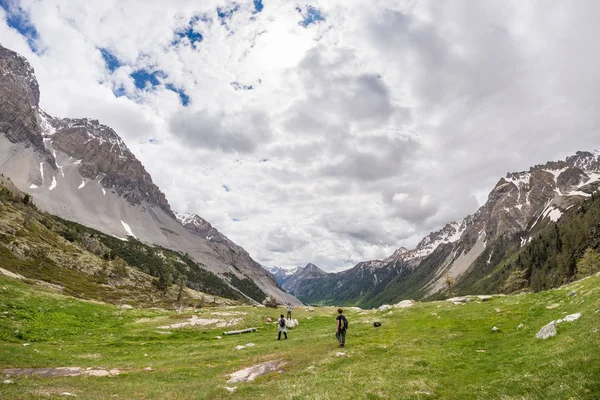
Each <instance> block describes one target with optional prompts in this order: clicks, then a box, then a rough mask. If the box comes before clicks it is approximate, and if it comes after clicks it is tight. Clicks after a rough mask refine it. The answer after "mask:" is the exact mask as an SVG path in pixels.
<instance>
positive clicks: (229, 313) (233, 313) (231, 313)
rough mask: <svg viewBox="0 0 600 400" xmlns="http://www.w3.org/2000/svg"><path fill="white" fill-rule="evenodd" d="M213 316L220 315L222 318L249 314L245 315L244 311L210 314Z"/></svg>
mask: <svg viewBox="0 0 600 400" xmlns="http://www.w3.org/2000/svg"><path fill="white" fill-rule="evenodd" d="M210 314H211V315H220V316H225V317H227V316H232V315H246V314H248V313H245V312H243V311H227V312H213V313H210Z"/></svg>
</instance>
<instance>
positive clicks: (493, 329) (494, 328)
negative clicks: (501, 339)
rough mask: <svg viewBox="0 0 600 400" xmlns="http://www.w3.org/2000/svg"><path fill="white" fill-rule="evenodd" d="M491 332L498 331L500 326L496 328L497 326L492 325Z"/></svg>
mask: <svg viewBox="0 0 600 400" xmlns="http://www.w3.org/2000/svg"><path fill="white" fill-rule="evenodd" d="M492 332H500V328H498V327H497V326H494V327H493V328H492Z"/></svg>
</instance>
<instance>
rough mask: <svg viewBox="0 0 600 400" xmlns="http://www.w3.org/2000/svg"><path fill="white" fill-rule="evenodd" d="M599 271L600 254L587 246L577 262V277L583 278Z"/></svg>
mask: <svg viewBox="0 0 600 400" xmlns="http://www.w3.org/2000/svg"><path fill="white" fill-rule="evenodd" d="M598 271H600V254H599V253H598V252H597V251H596V250H594V249H592V248H591V247H588V248H587V249H586V250H585V253H583V257H581V260H579V261H578V262H577V277H578V278H585V277H586V276H589V275H592V274H595V273H596V272H598Z"/></svg>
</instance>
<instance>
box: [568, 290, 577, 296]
mask: <svg viewBox="0 0 600 400" xmlns="http://www.w3.org/2000/svg"><path fill="white" fill-rule="evenodd" d="M573 296H577V292H576V291H575V290H573V291H572V292H570V293H569V294H568V295H567V297H573Z"/></svg>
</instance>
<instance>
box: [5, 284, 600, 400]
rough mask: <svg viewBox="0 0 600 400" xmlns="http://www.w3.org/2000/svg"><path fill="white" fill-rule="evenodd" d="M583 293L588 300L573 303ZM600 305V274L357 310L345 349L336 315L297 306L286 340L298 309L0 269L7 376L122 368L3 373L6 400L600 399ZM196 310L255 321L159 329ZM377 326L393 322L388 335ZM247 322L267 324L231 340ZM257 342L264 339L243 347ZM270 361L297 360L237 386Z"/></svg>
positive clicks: (201, 315)
mask: <svg viewBox="0 0 600 400" xmlns="http://www.w3.org/2000/svg"><path fill="white" fill-rule="evenodd" d="M572 291H576V292H577V294H576V295H575V296H568V294H569V293H570V292H572ZM548 307H549V308H548ZM598 310H600V276H598V275H596V276H594V277H591V278H588V279H585V280H583V281H579V282H575V283H573V284H571V285H569V286H568V287H564V288H561V289H558V290H552V291H548V292H541V293H536V294H523V295H516V296H507V297H494V298H492V299H491V300H489V301H486V302H479V301H475V302H471V303H468V304H463V305H455V304H452V303H450V302H447V301H440V302H429V303H427V302H423V303H417V304H415V305H414V306H413V307H410V308H406V309H393V310H391V312H390V311H379V310H366V311H362V310H359V309H348V310H347V312H346V313H345V314H346V315H347V316H348V319H349V321H350V328H349V331H348V335H347V345H346V347H345V348H344V349H339V348H338V347H337V342H336V340H335V337H334V327H335V325H334V318H335V315H336V313H335V309H334V308H315V311H314V312H308V311H307V310H305V309H299V308H297V309H295V310H294V315H293V317H294V318H296V319H298V321H299V323H300V325H299V326H298V327H297V328H294V329H290V330H289V332H288V336H289V339H288V340H282V341H280V342H279V341H277V340H276V335H277V327H276V325H275V324H273V323H266V322H265V321H266V320H267V318H268V317H270V318H273V319H276V317H277V316H278V315H279V313H285V310H284V309H283V308H280V309H279V310H275V309H269V308H264V307H250V306H239V307H231V306H229V307H221V308H201V309H197V310H193V309H188V310H184V311H183V312H182V313H181V314H179V313H178V312H176V311H168V310H162V309H130V310H123V309H121V308H120V307H118V306H115V305H108V304H103V303H100V302H91V301H85V300H78V299H74V298H71V297H67V296H63V295H60V294H57V293H54V292H51V291H48V290H47V289H43V288H37V287H33V286H30V285H28V284H26V283H23V282H21V281H18V280H15V279H12V278H8V277H4V276H2V275H0V370H1V369H7V368H32V367H35V368H41V367H83V368H94V369H96V368H103V369H119V370H120V371H121V374H120V375H117V376H106V377H93V376H77V377H53V378H46V377H39V376H18V377H14V376H13V377H6V376H2V378H1V381H0V398H2V399H59V398H65V399H66V398H75V397H73V395H76V396H77V397H76V398H80V399H113V398H116V399H167V398H168V399H261V398H271V399H598V398H600V311H598ZM576 312H581V318H580V319H578V320H576V321H574V322H570V323H567V322H564V323H562V324H560V325H558V335H557V336H556V337H553V338H550V339H547V340H540V339H536V338H535V334H536V333H537V332H538V330H539V329H540V328H541V327H542V326H543V325H545V324H547V323H548V322H550V321H552V320H555V319H559V318H562V317H564V316H565V315H567V314H572V313H576ZM213 313H221V314H229V315H215V314H213ZM241 313H245V314H241ZM233 314H236V315H233ZM192 315H196V316H197V317H198V318H201V319H202V318H205V319H222V320H225V321H227V320H231V319H234V318H240V319H243V320H240V321H239V323H237V324H236V325H235V326H232V327H227V328H217V327H215V326H214V325H207V326H197V325H196V326H191V327H184V328H177V329H174V328H171V329H159V327H160V326H164V325H171V324H173V323H177V322H185V321H186V320H189V318H190V317H191V316H192ZM373 321H380V322H381V323H382V326H381V327H379V328H374V327H373ZM521 324H522V326H521V327H520V328H519V325H521ZM494 326H496V327H497V328H499V331H497V332H493V331H492V328H493V327H494ZM247 327H256V328H258V329H259V330H258V332H255V333H248V334H244V335H235V336H223V335H222V332H223V331H224V330H231V329H242V328H247ZM162 331H168V332H171V333H170V334H164V333H163V334H161V333H160V332H162ZM217 336H222V338H221V339H218V338H217ZM248 343H254V344H255V345H254V346H252V347H246V348H244V349H241V350H236V346H238V345H246V344H248ZM340 352H341V353H344V354H343V355H342V354H338V353H340ZM269 360H283V361H285V362H287V364H286V365H285V366H283V367H282V370H281V372H274V373H270V374H267V375H264V376H261V377H259V378H257V379H256V380H254V381H252V382H247V383H235V384H233V383H231V384H228V383H227V382H226V381H227V379H228V377H227V374H230V373H232V372H235V371H237V370H240V369H242V368H245V367H249V366H252V365H255V364H257V363H261V362H264V361H269ZM148 367H150V368H151V370H148ZM2 381H3V382H2ZM226 387H230V388H233V387H235V388H236V389H235V391H233V392H232V393H231V392H230V391H228V390H227V389H226ZM63 393H66V394H63Z"/></svg>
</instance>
